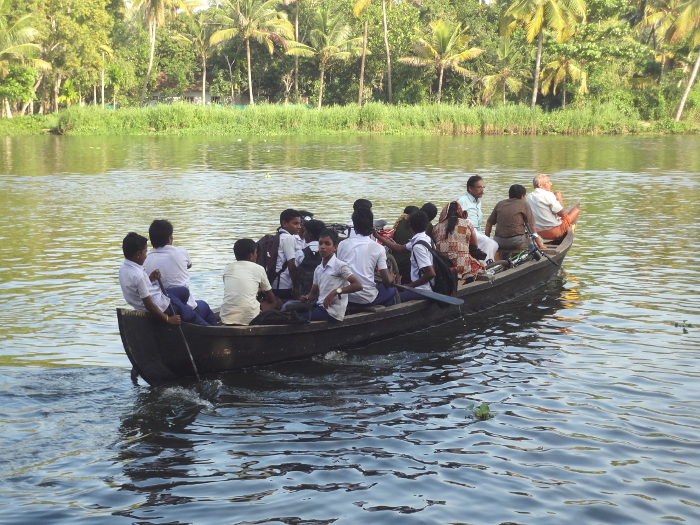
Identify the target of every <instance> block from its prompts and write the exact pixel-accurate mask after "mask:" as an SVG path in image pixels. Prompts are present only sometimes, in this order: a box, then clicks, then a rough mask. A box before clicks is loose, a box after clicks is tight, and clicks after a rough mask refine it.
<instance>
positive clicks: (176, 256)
mask: <svg viewBox="0 0 700 525" xmlns="http://www.w3.org/2000/svg"><path fill="white" fill-rule="evenodd" d="M191 265H192V261H191V260H190V254H189V253H187V250H186V249H185V248H183V247H182V246H173V245H172V244H166V245H165V246H161V247H160V248H154V249H153V250H151V251H150V252H148V257H146V262H144V263H143V267H144V268H145V269H146V273H147V274H148V275H151V273H152V272H153V270H160V280H161V282H162V283H163V286H165V288H166V289H167V288H170V287H172V286H184V287H185V288H189V287H190V272H189V271H188V270H187V267H188V266H191ZM187 304H188V305H189V306H190V307H191V308H197V302H196V301H195V299H194V297H193V296H192V293H191V292H190V297H189V299H187Z"/></svg>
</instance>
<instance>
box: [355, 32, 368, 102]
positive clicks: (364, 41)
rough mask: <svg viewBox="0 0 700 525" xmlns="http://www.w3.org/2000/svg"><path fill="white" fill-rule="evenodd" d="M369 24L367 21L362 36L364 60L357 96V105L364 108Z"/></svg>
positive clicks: (361, 63)
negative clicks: (363, 93) (363, 98)
mask: <svg viewBox="0 0 700 525" xmlns="http://www.w3.org/2000/svg"><path fill="white" fill-rule="evenodd" d="M368 25H369V22H368V21H367V20H365V32H364V34H363V35H362V60H361V62H360V92H359V94H358V95H357V105H358V106H360V107H362V92H363V91H364V89H365V57H366V56H367V26H368Z"/></svg>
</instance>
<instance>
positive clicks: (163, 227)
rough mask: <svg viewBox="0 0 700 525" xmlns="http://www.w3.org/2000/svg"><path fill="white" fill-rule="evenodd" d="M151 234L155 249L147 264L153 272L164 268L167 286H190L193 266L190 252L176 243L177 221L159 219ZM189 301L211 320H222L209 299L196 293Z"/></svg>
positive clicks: (197, 310)
mask: <svg viewBox="0 0 700 525" xmlns="http://www.w3.org/2000/svg"><path fill="white" fill-rule="evenodd" d="M148 236H149V237H150V238H151V245H152V246H153V249H152V250H151V251H150V253H149V254H148V257H147V258H146V262H145V263H144V264H143V267H144V269H145V270H146V273H148V274H149V275H150V274H151V273H153V272H154V271H155V270H160V273H161V276H162V282H163V286H165V289H166V290H167V289H168V288H173V287H176V286H184V287H185V288H187V289H188V290H189V288H190V273H189V271H188V270H189V269H190V268H191V267H192V261H191V260H190V254H189V253H187V250H186V249H185V248H183V247H182V246H173V225H172V224H170V222H169V221H166V220H165V219H156V220H155V221H153V222H152V223H151V226H150V227H149V228H148ZM187 305H188V306H189V307H190V308H192V309H193V310H195V311H196V312H197V314H199V316H200V317H201V318H202V319H204V320H205V321H206V322H207V323H208V324H210V325H212V326H215V325H217V324H218V320H217V319H216V315H214V313H213V312H212V311H211V308H209V305H208V304H207V303H206V302H205V301H201V300H199V301H197V300H195V298H194V297H193V296H192V293H191V292H190V296H189V298H188V299H187Z"/></svg>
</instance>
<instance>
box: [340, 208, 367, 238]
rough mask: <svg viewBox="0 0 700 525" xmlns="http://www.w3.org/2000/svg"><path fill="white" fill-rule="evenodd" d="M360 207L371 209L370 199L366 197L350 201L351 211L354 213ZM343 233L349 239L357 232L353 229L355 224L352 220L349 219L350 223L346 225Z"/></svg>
mask: <svg viewBox="0 0 700 525" xmlns="http://www.w3.org/2000/svg"><path fill="white" fill-rule="evenodd" d="M361 208H366V209H368V210H371V209H372V201H370V200H368V199H357V200H356V201H355V202H353V203H352V211H353V213H355V212H356V211H357V210H359V209H361ZM343 235H344V236H345V238H346V239H350V238H352V237H354V236H355V235H357V232H356V231H355V224H354V221H352V220H351V221H350V224H349V225H348V228H347V229H346V230H345V231H344V232H343Z"/></svg>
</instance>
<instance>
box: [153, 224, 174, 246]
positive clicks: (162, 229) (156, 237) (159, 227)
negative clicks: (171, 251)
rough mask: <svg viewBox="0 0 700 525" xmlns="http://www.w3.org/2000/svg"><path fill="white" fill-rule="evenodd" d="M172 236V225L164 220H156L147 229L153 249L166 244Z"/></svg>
mask: <svg viewBox="0 0 700 525" xmlns="http://www.w3.org/2000/svg"><path fill="white" fill-rule="evenodd" d="M172 234H173V225H172V224H170V222H168V221H166V220H165V219H156V220H155V221H153V222H152V223H151V225H150V226H149V228H148V236H149V237H150V238H151V245H152V246H153V247H154V248H162V247H163V246H165V245H166V244H168V238H169V237H170V236H171V235H172Z"/></svg>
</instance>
